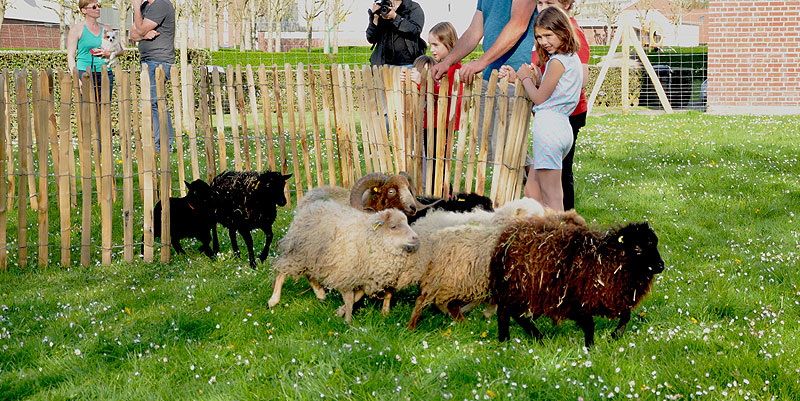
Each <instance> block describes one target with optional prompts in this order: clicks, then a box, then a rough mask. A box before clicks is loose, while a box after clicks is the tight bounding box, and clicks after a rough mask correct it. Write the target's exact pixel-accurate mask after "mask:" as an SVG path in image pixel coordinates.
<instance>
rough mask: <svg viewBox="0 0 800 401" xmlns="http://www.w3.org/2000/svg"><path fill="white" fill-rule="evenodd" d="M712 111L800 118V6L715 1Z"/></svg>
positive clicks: (711, 45)
mask: <svg viewBox="0 0 800 401" xmlns="http://www.w3.org/2000/svg"><path fill="white" fill-rule="evenodd" d="M708 20H709V21H708V24H709V25H708V28H709V32H708V33H709V39H708V111H709V112H710V113H717V114H800V1H797V0H795V1H779V0H771V1H765V0H755V1H750V2H746V3H745V2H742V1H739V0H736V1H733V0H711V1H710V2H709V10H708Z"/></svg>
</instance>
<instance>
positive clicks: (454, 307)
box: [447, 301, 464, 322]
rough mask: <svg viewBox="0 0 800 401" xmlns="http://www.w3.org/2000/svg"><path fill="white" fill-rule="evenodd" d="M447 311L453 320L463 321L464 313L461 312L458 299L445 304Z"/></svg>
mask: <svg viewBox="0 0 800 401" xmlns="http://www.w3.org/2000/svg"><path fill="white" fill-rule="evenodd" d="M447 312H448V313H450V316H451V317H452V318H453V320H455V321H457V322H463V321H464V315H462V314H461V305H460V303H459V302H458V301H450V302H449V303H448V304H447Z"/></svg>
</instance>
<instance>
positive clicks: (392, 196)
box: [350, 172, 430, 216]
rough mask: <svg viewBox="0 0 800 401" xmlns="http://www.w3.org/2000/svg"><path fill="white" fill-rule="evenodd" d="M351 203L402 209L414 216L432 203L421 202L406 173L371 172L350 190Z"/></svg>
mask: <svg viewBox="0 0 800 401" xmlns="http://www.w3.org/2000/svg"><path fill="white" fill-rule="evenodd" d="M350 205H352V206H353V207H355V208H358V209H361V210H373V211H376V212H378V211H381V210H385V209H389V208H395V209H400V211H402V212H403V213H405V214H406V216H413V215H415V214H416V213H417V212H418V211H420V210H422V209H425V208H426V207H428V206H430V205H423V204H422V203H420V202H419V201H418V200H417V198H416V195H415V194H414V185H413V182H412V181H411V177H410V176H409V175H408V174H407V173H405V172H401V173H400V174H395V175H388V174H384V173H370V174H367V175H365V176H363V177H361V178H360V179H359V180H358V181H356V183H355V184H354V185H353V189H352V190H351V191H350Z"/></svg>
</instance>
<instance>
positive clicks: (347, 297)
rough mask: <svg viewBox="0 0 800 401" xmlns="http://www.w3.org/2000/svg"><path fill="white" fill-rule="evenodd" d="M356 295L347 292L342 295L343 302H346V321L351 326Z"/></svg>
mask: <svg viewBox="0 0 800 401" xmlns="http://www.w3.org/2000/svg"><path fill="white" fill-rule="evenodd" d="M354 298H355V294H353V291H345V292H343V293H342V300H343V301H344V306H343V307H344V321H345V322H346V323H347V324H350V321H352V320H353V304H354V303H355V301H354Z"/></svg>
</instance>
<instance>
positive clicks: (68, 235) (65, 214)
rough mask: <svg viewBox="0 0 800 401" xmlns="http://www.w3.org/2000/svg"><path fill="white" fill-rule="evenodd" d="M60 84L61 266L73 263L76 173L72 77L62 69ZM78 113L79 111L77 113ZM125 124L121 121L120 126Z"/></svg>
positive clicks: (59, 188)
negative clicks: (73, 166) (72, 184)
mask: <svg viewBox="0 0 800 401" xmlns="http://www.w3.org/2000/svg"><path fill="white" fill-rule="evenodd" d="M58 76H59V86H60V91H61V99H60V105H59V112H58V114H59V117H60V119H61V121H60V127H59V128H60V129H59V131H58V142H57V149H58V153H59V155H58V163H59V167H58V210H59V212H58V213H59V217H60V223H61V225H60V231H59V237H60V238H61V266H70V265H71V264H72V261H71V259H72V258H71V256H72V252H71V249H70V244H71V243H72V224H71V221H70V220H71V216H72V209H71V208H72V205H71V204H70V185H69V181H70V177H71V176H74V175H75V171H74V170H72V171H71V170H70V167H69V153H70V152H73V153H74V150H73V149H72V125H71V122H70V119H71V117H72V102H71V101H70V97H71V95H72V77H71V76H70V74H69V73H68V72H64V71H61V72H59V73H58ZM76 114H77V113H76ZM123 125H125V124H124V123H122V122H120V126H123Z"/></svg>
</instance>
